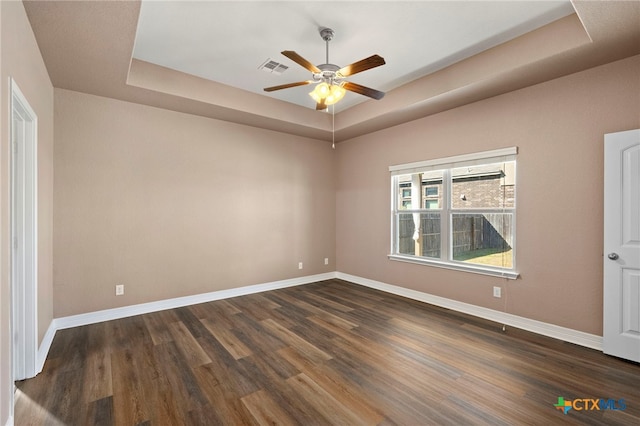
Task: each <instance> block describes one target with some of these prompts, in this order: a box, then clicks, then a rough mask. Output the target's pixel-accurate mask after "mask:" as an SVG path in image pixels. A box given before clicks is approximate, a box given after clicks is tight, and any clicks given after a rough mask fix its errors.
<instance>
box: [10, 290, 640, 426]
mask: <svg viewBox="0 0 640 426" xmlns="http://www.w3.org/2000/svg"><path fill="white" fill-rule="evenodd" d="M17 385H18V393H17V402H16V410H15V424H16V425H18V426H22V425H37V424H47V425H55V424H63V425H94V424H95V425H218V424H224V425H244V424H284V425H316V424H317V425H327V424H337V425H358V424H398V425H476V424H487V425H520V424H527V425H546V424H601V425H615V424H626V425H638V424H640V366H639V365H638V364H635V363H630V362H625V361H622V360H619V359H616V358H612V357H609V356H606V355H603V354H602V353H600V352H598V351H594V350H590V349H587V348H583V347H580V346H576V345H572V344H569V343H564V342H561V341H557V340H554V339H550V338H546V337H542V336H538V335H535V334H532V333H528V332H524V331H521V330H517V329H513V328H508V329H507V331H506V332H502V330H501V325H499V324H496V323H492V322H489V321H485V320H481V319H478V318H475V317H470V316H467V315H463V314H459V313H456V312H452V311H448V310H446V309H441V308H437V307H433V306H430V305H426V304H423V303H420V302H416V301H412V300H408V299H404V298H401V297H397V296H394V295H389V294H386V293H382V292H379V291H376V290H372V289H369V288H365V287H361V286H358V285H355V284H350V283H347V282H344V281H340V280H330V281H324V282H320V283H315V284H309V285H304V286H299V287H291V288H287V289H281V290H276V291H270V292H265V293H261V294H255V295H249V296H242V297H236V298H232V299H226V300H220V301H215V302H210V303H204V304H200V305H194V306H190V307H185V308H179V309H172V310H168V311H163V312H157V313H152V314H146V315H140V316H136V317H131V318H126V319H120V320H114V321H108V322H104V323H100V324H93V325H88V326H83V327H77V328H73V329H68V330H61V331H59V332H58V333H57V334H56V336H55V339H54V341H53V344H52V347H51V350H50V353H49V356H48V358H47V361H46V363H45V366H44V370H43V372H42V373H40V374H39V375H38V376H37V377H35V378H33V379H30V380H26V381H23V382H19V383H18V384H17ZM558 397H563V398H564V399H565V400H568V401H569V400H570V401H574V403H575V404H576V409H571V410H569V412H568V413H567V414H566V415H565V414H563V412H562V411H559V410H557V409H556V407H555V406H554V404H557V403H558ZM598 398H599V399H603V400H608V399H612V400H615V401H614V402H615V405H611V406H609V408H613V407H616V408H623V406H622V405H620V401H619V400H621V399H624V409H618V410H611V409H607V410H603V409H600V410H592V409H589V410H586V409H585V410H578V408H582V407H586V408H594V406H595V404H593V403H591V402H578V403H576V401H575V400H577V399H598ZM603 408H604V405H603Z"/></svg>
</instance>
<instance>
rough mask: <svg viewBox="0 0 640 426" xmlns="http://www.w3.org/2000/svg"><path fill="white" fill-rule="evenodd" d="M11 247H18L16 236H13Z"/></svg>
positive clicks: (15, 248)
mask: <svg viewBox="0 0 640 426" xmlns="http://www.w3.org/2000/svg"><path fill="white" fill-rule="evenodd" d="M13 249H14V250H17V249H18V237H13Z"/></svg>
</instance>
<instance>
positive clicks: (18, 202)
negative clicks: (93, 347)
mask: <svg viewBox="0 0 640 426" xmlns="http://www.w3.org/2000/svg"><path fill="white" fill-rule="evenodd" d="M9 83H10V94H11V100H10V111H11V117H10V120H11V121H10V124H9V128H10V143H9V144H10V148H9V151H10V158H11V170H10V216H11V225H10V226H11V231H10V246H11V251H10V253H11V263H10V267H11V342H12V344H11V360H12V367H11V382H12V383H13V382H15V381H16V380H22V379H25V378H29V377H33V376H35V375H36V374H37V352H38V333H37V330H38V309H37V292H38V203H37V201H38V197H37V195H38V168H37V164H38V161H37V152H38V146H37V140H38V135H37V131H38V117H37V115H36V113H35V112H34V111H33V109H32V108H31V106H30V105H29V102H28V101H27V99H26V97H25V96H24V95H23V93H22V91H21V90H20V88H19V87H18V85H17V84H16V82H15V81H14V80H13V79H10V82H9ZM12 398H13V392H12ZM12 406H13V401H12Z"/></svg>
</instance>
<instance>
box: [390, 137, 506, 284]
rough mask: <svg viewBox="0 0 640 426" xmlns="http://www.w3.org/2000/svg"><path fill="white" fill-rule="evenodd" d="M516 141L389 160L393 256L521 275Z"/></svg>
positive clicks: (410, 260)
mask: <svg viewBox="0 0 640 426" xmlns="http://www.w3.org/2000/svg"><path fill="white" fill-rule="evenodd" d="M516 153H517V148H505V149H500V150H494V151H488V152H482V153H476V154H467V155H461V156H457V157H448V158H443V159H440V160H429V161H423V162H419V163H411V164H405V165H399V166H392V167H389V170H390V172H391V179H392V188H393V196H392V227H391V228H392V238H391V245H392V247H391V254H390V255H389V257H390V258H391V259H393V260H402V261H408V262H414V263H422V264H427V265H432V266H440V267H445V268H451V269H459V270H466V271H471V272H478V273H484V274H489V275H496V276H502V277H506V278H514V279H515V278H517V276H518V273H517V272H516V269H515V229H516V228H515V210H516V204H515V200H516V198H515V193H516V177H515V171H516V161H515V157H516Z"/></svg>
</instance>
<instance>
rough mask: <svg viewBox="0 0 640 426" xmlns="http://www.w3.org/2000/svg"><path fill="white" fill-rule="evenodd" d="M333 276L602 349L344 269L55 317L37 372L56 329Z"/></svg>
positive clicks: (585, 339)
mask: <svg viewBox="0 0 640 426" xmlns="http://www.w3.org/2000/svg"><path fill="white" fill-rule="evenodd" d="M333 278H339V279H342V280H345V281H349V282H352V283H354V284H359V285H363V286H366V287H370V288H374V289H377V290H381V291H384V292H387V293H391V294H396V295H398V296H403V297H407V298H409V299H413V300H418V301H420V302H425V303H429V304H432V305H435V306H440V307H442V308H447V309H451V310H453V311H457V312H461V313H465V314H469V315H473V316H476V317H479V318H484V319H487V320H490V321H495V322H497V323H499V324H505V325H508V326H511V327H516V328H520V329H522V330H527V331H531V332H533V333H537V334H541V335H543V336H548V337H553V338H555V339H559V340H563V341H565V342H570V343H574V344H576V345H581V346H585V347H588V348H591V349H596V350H599V351H602V337H601V336H597V335H594V334H589V333H584V332H582V331H578V330H573V329H570V328H566V327H560V326H558V325H554V324H549V323H545V322H541V321H537V320H532V319H529V318H524V317H520V316H518V315H513V314H509V313H506V312H501V311H496V310H493V309H489V308H484V307H481V306H476V305H471V304H469V303H464V302H459V301H457V300H453V299H447V298H445V297H440V296H435V295H433V294H429V293H423V292H420V291H416V290H411V289H408V288H404V287H398V286H395V285H392V284H387V283H383V282H380V281H375V280H371V279H368V278H362V277H358V276H355V275H350V274H345V273H342V272H328V273H324V274H318V275H309V276H305V277H299V278H292V279H288V280H282V281H274V282H270V283H263V284H256V285H250V286H246V287H238V288H233V289H228V290H220V291H214V292H210V293H202V294H195V295H192V296H185V297H178V298H174V299H167V300H160V301H157V302H149V303H142V304H138V305H131V306H124V307H121V308H114V309H105V310H102V311H96V312H89V313H86V314H79V315H71V316H67V317H61V318H55V319H54V320H53V321H52V322H51V324H50V326H49V329H48V330H47V332H46V334H45V336H44V338H43V340H42V343H41V344H40V348H39V350H38V360H37V361H38V367H39V370H38V372H40V371H42V368H43V366H44V362H45V360H46V358H47V354H48V353H49V349H50V347H51V343H52V342H53V338H54V336H55V333H56V331H57V330H62V329H65V328H71V327H79V326H82V325H87V324H94V323H98V322H103V321H110V320H114V319H120V318H126V317H131V316H135V315H141V314H146V313H150V312H157V311H163V310H166V309H174V308H180V307H183V306H190V305H195V304H198V303H205V302H211V301H214V300H221V299H228V298H230V297H237V296H244V295H248V294H254V293H261V292H264V291H269V290H277V289H280V288H286V287H293V286H297V285H303V284H310V283H314V282H318V281H324V280H329V279H333Z"/></svg>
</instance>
